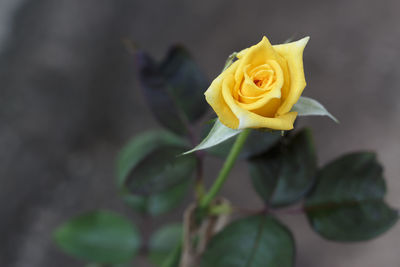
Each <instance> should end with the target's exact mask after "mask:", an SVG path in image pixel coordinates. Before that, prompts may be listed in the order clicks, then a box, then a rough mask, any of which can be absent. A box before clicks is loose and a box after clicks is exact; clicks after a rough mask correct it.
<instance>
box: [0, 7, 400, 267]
mask: <svg viewBox="0 0 400 267" xmlns="http://www.w3.org/2000/svg"><path fill="white" fill-rule="evenodd" d="M399 10H400V2H399V1H397V0H381V1H366V0H355V1H348V0H337V1H317V0H303V1H229V0H225V1H222V0H221V1H211V0H203V1H183V0H181V1H179V0H175V1H161V0H160V1H117V0H108V1H106V0H85V1H79V0H58V1H54V0H53V1H51V0H35V1H33V0H18V1H17V0H0V237H1V241H2V242H1V244H0V266H6V267H8V266H13V267H14V266H15V267H43V266H49V267H52V266H58V267H62V266H83V264H82V263H81V262H78V261H75V260H74V259H72V258H71V257H69V256H66V255H64V254H63V253H61V252H60V251H59V250H58V249H57V248H56V247H55V246H54V244H53V243H52V241H51V231H52V229H53V228H54V227H55V226H57V225H59V223H61V222H62V221H64V220H65V219H67V218H69V217H70V216H72V215H74V214H77V213H79V212H82V211H86V210H91V209H95V208H107V209H113V210H117V211H120V212H122V213H124V214H126V215H127V216H131V217H132V216H133V215H132V213H131V212H130V210H129V209H128V208H126V207H125V206H124V205H123V203H122V202H121V200H120V199H119V198H118V197H117V192H116V190H115V189H114V182H113V172H114V170H113V161H114V158H115V155H116V153H117V151H118V149H119V148H120V147H121V146H122V145H123V144H124V143H125V142H126V141H127V140H128V139H129V137H131V136H133V135H135V134H136V133H138V132H141V131H144V130H146V129H150V128H154V127H158V126H157V124H156V122H155V121H154V120H152V119H151V114H150V112H149V110H148V109H147V107H146V106H145V104H144V101H143V97H142V95H141V94H140V91H139V89H138V83H137V80H136V77H135V75H134V63H133V58H132V57H131V56H130V55H129V54H128V53H127V52H126V50H125V49H124V47H123V46H122V45H121V41H120V40H121V38H129V39H131V40H134V41H135V42H136V43H138V44H139V45H140V46H141V47H143V48H145V49H146V50H148V51H149V52H151V53H153V54H154V55H155V56H156V58H161V57H162V55H163V54H164V53H165V51H166V49H167V47H168V45H170V44H172V43H176V42H180V43H183V44H184V45H186V46H187V47H189V49H190V51H191V52H192V54H193V56H194V57H195V59H196V60H197V61H198V62H199V64H200V66H201V67H202V68H203V69H204V70H205V72H206V74H207V75H208V77H209V78H210V79H211V78H212V77H214V76H215V75H216V74H217V73H218V72H219V71H220V69H221V67H222V64H223V62H224V61H225V59H226V56H227V55H229V54H230V53H231V52H232V51H235V50H236V51H237V50H239V49H242V48H245V47H247V46H249V45H251V44H254V43H256V42H258V41H259V40H260V39H261V37H262V36H263V35H264V34H265V35H267V36H268V37H269V38H270V40H271V42H272V43H280V42H283V41H285V40H286V39H287V38H288V37H291V36H293V35H294V36H295V38H301V37H303V36H305V35H309V36H311V40H310V42H309V44H308V46H307V48H306V51H305V69H306V78H307V81H308V85H307V88H306V90H305V93H304V95H307V96H312V97H314V98H316V99H318V100H320V101H321V102H322V103H324V104H325V106H326V107H327V108H328V109H329V110H330V111H331V112H332V113H333V114H335V115H336V116H337V117H338V118H339V119H340V121H341V123H340V124H339V125H336V124H334V123H333V122H331V121H330V120H329V119H326V118H307V119H301V123H300V124H301V125H308V126H312V128H313V130H314V135H315V138H316V143H317V147H318V153H319V155H320V159H321V160H320V163H321V164H323V163H325V162H327V161H329V160H331V159H333V158H334V157H336V156H338V155H340V154H342V153H344V152H348V151H354V150H361V149H363V150H365V149H367V150H376V151H377V152H378V154H379V159H380V160H381V161H382V162H383V164H384V166H385V175H386V177H387V184H388V191H389V192H388V202H389V203H391V205H392V206H395V207H400V197H399V196H400V194H399V192H400V177H399V175H398V174H399V173H400V164H399V163H400V162H399V159H400V101H399V98H400V90H399V89H400V65H399V63H398V62H399V59H400V49H399V48H400V16H399V15H398V11H399ZM207 164H209V165H210V166H211V167H210V168H209V170H208V172H207V176H208V178H209V180H210V179H212V177H213V176H214V174H215V171H216V170H217V169H218V168H219V167H220V164H221V162H220V161H218V160H210V161H208V162H207ZM223 195H224V196H227V197H228V198H230V199H232V201H233V202H234V203H235V202H237V203H242V205H246V206H249V207H250V206H254V207H256V206H260V205H261V203H260V201H259V199H258V198H257V197H256V196H255V195H254V194H252V189H251V185H250V184H249V181H248V179H247V170H246V168H245V165H242V164H239V165H237V167H235V169H234V171H233V174H232V175H231V177H230V179H229V181H228V182H227V184H226V186H225V187H224V190H223ZM181 212H182V208H181V209H180V210H177V211H176V212H175V213H174V215H173V216H169V217H162V218H160V219H158V220H156V221H153V222H149V221H148V220H147V221H144V220H142V219H140V218H135V217H132V218H133V219H134V220H135V221H136V223H137V224H138V225H139V226H141V227H142V229H143V235H144V236H145V238H146V236H148V234H149V232H150V230H151V229H153V228H155V227H156V226H157V225H158V224H159V223H160V222H161V221H165V220H170V221H177V220H180V214H181ZM282 219H283V220H284V221H285V222H286V223H287V224H288V225H290V226H291V227H292V228H293V229H294V232H295V236H296V242H297V266H298V267H313V266H315V267H317V266H318V267H337V266H341V267H347V266H349V267H350V266H352V267H358V266H360V267H361V266H363V267H375V266H385V267H386V266H388V267H396V266H399V262H400V254H399V253H398V250H399V247H400V225H397V226H396V227H394V228H393V229H392V230H391V231H390V232H388V233H386V234H384V235H382V236H381V237H379V238H377V239H375V240H373V241H370V242H365V243H355V244H338V243H333V242H328V241H325V240H323V239H322V238H320V237H319V236H317V235H315V234H314V233H313V232H312V230H311V229H310V227H309V226H308V224H307V222H306V220H305V218H303V217H302V216H293V215H287V216H284V217H283V218H282ZM136 266H145V263H143V262H141V263H138V264H137V265H136Z"/></svg>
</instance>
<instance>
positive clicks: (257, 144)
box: [207, 129, 282, 159]
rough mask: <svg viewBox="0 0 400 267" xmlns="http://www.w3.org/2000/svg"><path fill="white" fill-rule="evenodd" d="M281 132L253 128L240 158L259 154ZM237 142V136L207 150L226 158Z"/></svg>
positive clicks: (271, 144) (269, 145) (276, 138)
mask: <svg viewBox="0 0 400 267" xmlns="http://www.w3.org/2000/svg"><path fill="white" fill-rule="evenodd" d="M281 137H282V136H281V134H280V132H279V133H277V132H271V131H262V130H256V129H255V130H252V131H251V133H250V136H249V137H248V138H247V140H246V143H245V144H244V146H243V148H242V150H241V151H240V154H239V158H241V159H246V158H249V157H252V156H256V155H259V154H261V153H263V152H265V151H266V150H268V149H269V148H271V147H272V146H273V145H274V144H275V143H276V142H277V141H278V140H279V139H280V138H281ZM234 142H235V138H230V139H228V140H226V141H224V142H222V143H220V144H218V145H216V146H213V147H211V148H209V149H208V150H207V152H208V153H210V154H211V155H214V156H217V157H221V158H226V157H227V156H228V154H229V151H230V149H231V148H232V146H233V143H234Z"/></svg>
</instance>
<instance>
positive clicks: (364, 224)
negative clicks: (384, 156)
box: [305, 152, 398, 241]
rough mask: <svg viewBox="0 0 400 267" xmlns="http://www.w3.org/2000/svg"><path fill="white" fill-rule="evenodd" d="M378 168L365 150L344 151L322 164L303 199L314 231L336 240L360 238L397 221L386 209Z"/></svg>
mask: <svg viewBox="0 0 400 267" xmlns="http://www.w3.org/2000/svg"><path fill="white" fill-rule="evenodd" d="M385 193H386V188H385V181H384V178H383V176H382V167H381V165H380V164H379V163H378V162H377V160H376V156H375V154H373V153H369V152H360V153H353V154H348V155H345V156H342V157H340V158H339V159H337V160H335V161H333V162H331V163H330V164H328V165H327V166H325V167H324V168H323V169H322V170H321V171H320V172H319V173H318V175H317V184H316V187H315V189H314V190H313V191H312V192H311V194H310V195H309V197H308V198H307V201H306V206H305V208H306V212H307V216H308V218H309V221H310V223H311V225H312V227H313V228H314V230H315V231H316V232H317V233H319V234H320V235H322V236H323V237H325V238H327V239H330V240H336V241H363V240H368V239H371V238H374V237H376V236H378V235H379V234H381V233H383V232H385V231H387V230H388V229H389V228H390V227H392V226H393V225H394V224H395V223H396V221H397V220H398V213H397V211H395V210H393V209H391V208H389V207H388V206H387V205H386V204H385V202H384V200H383V198H384V195H385Z"/></svg>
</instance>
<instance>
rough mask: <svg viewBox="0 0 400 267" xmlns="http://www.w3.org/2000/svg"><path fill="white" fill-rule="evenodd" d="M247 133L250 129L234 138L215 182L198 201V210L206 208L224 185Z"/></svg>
mask: <svg viewBox="0 0 400 267" xmlns="http://www.w3.org/2000/svg"><path fill="white" fill-rule="evenodd" d="M249 133H250V129H245V130H243V132H241V133H240V134H239V136H238V137H237V138H236V141H235V143H234V144H233V146H232V148H231V151H230V152H229V155H228V157H227V158H226V160H225V163H224V166H223V167H222V169H221V171H220V172H219V174H218V177H217V179H216V180H215V182H214V184H213V185H212V186H211V188H210V190H209V191H208V192H207V194H206V195H204V196H203V198H202V199H201V200H200V205H199V208H200V209H204V208H206V207H208V206H209V205H210V203H211V201H213V199H214V198H215V196H216V195H217V194H218V192H219V190H220V189H221V187H222V185H223V184H224V183H225V180H226V178H227V177H228V174H229V172H230V171H231V169H232V167H233V165H234V164H235V161H236V159H237V157H238V156H239V153H240V150H241V149H242V147H243V145H244V143H245V142H246V139H247V137H248V136H249Z"/></svg>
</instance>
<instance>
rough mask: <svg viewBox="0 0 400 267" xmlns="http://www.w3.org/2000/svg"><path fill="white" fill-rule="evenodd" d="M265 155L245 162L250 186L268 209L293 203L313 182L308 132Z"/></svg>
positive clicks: (312, 153) (314, 161) (314, 164)
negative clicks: (248, 170)
mask: <svg viewBox="0 0 400 267" xmlns="http://www.w3.org/2000/svg"><path fill="white" fill-rule="evenodd" d="M283 141H284V142H280V143H278V144H277V145H276V146H275V147H273V148H272V149H271V150H269V151H268V152H267V153H265V154H262V155H260V156H258V157H253V158H251V159H250V160H249V169H250V175H251V178H252V182H253V186H254V188H255V190H256V191H257V193H258V194H259V195H260V196H261V198H262V199H263V200H264V201H265V202H266V203H267V204H268V205H270V206H273V207H279V206H286V205H290V204H293V203H294V202H296V201H298V200H299V199H300V198H301V197H302V196H304V195H305V194H306V193H307V192H308V191H309V190H310V189H311V187H312V185H313V183H314V180H315V179H314V178H315V174H316V171H317V158H316V154H315V149H314V144H313V142H312V135H311V131H310V130H308V129H305V130H302V131H301V132H299V133H297V134H296V135H295V136H294V137H292V138H290V139H288V140H286V139H284V140H283Z"/></svg>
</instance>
